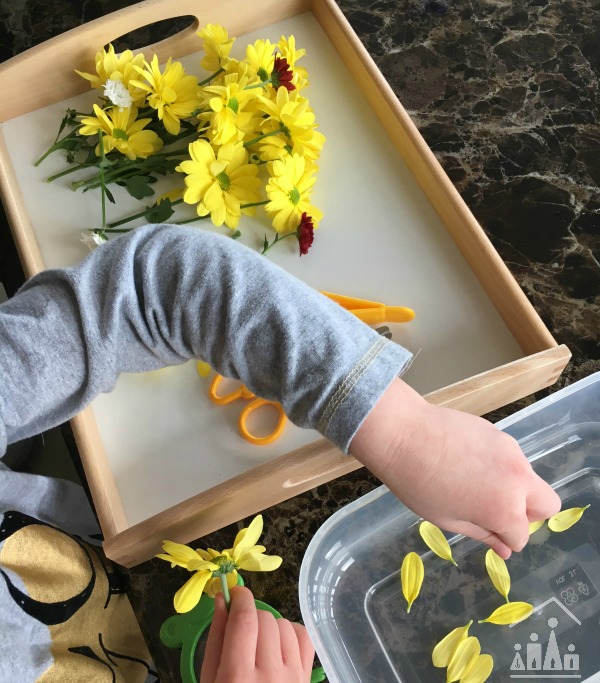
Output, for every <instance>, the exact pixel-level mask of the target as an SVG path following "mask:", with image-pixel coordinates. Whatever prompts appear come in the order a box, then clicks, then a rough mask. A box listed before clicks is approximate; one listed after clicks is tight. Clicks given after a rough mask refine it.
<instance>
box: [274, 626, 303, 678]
mask: <svg viewBox="0 0 600 683" xmlns="http://www.w3.org/2000/svg"><path fill="white" fill-rule="evenodd" d="M277 627H278V628H279V640H280V642H281V658H282V659H283V663H284V665H285V666H286V667H288V668H289V669H291V670H292V671H300V670H303V668H304V667H303V666H302V659H301V658H300V644H299V643H298V637H297V636H296V631H295V630H294V627H293V626H292V624H291V623H290V622H289V621H288V620H287V619H277Z"/></svg>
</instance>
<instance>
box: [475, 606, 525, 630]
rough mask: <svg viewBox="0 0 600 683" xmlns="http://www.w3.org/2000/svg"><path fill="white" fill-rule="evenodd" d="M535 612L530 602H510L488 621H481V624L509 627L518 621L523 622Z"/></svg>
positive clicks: (491, 615)
mask: <svg viewBox="0 0 600 683" xmlns="http://www.w3.org/2000/svg"><path fill="white" fill-rule="evenodd" d="M532 612H533V605H530V604H529V603H528V602H509V603H508V604H506V605H502V607H498V609H497V610H494V612H492V614H490V616H489V617H488V618H487V619H481V620H480V621H479V623H480V624H484V623H487V624H496V625H497V626H507V625H509V624H514V623H516V622H517V621H523V619H526V618H527V617H528V616H530V614H531V613H532Z"/></svg>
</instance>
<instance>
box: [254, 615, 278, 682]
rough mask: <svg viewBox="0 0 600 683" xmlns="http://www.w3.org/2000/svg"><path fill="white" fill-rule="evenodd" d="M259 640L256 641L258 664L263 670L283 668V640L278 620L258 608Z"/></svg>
mask: <svg viewBox="0 0 600 683" xmlns="http://www.w3.org/2000/svg"><path fill="white" fill-rule="evenodd" d="M257 618H258V640H257V643H256V666H257V668H258V669H261V670H262V671H278V670H280V669H281V661H282V659H281V642H280V636H279V627H278V626H277V620H276V619H275V617H274V616H273V615H272V614H271V613H270V612H266V611H265V610H258V613H257Z"/></svg>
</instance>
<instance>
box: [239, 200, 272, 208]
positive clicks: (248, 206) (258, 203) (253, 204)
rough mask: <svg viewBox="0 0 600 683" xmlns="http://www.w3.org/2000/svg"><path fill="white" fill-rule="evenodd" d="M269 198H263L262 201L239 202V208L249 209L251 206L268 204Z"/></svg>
mask: <svg viewBox="0 0 600 683" xmlns="http://www.w3.org/2000/svg"><path fill="white" fill-rule="evenodd" d="M270 201H271V200H270V199H264V200H263V201H262V202H250V204H240V209H249V208H250V207H251V206H264V205H265V204H268V203H269V202H270Z"/></svg>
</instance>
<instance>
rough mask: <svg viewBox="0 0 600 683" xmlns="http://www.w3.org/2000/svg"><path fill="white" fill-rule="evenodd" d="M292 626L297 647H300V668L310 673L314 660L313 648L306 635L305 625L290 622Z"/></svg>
mask: <svg viewBox="0 0 600 683" xmlns="http://www.w3.org/2000/svg"><path fill="white" fill-rule="evenodd" d="M292 628H293V629H294V631H295V633H296V638H297V640H298V647H299V649H300V661H301V662H302V669H303V670H304V672H305V673H306V674H310V672H311V671H312V668H313V663H314V661H315V648H314V646H313V644H312V641H311V639H310V637H309V635H308V631H307V630H306V627H305V626H303V625H302V624H294V623H292Z"/></svg>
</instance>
